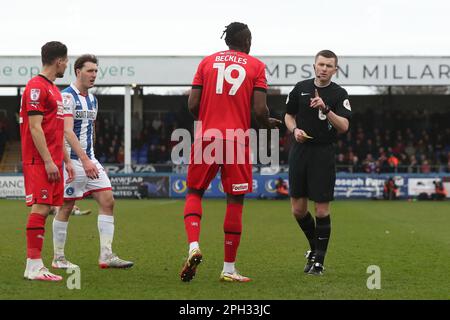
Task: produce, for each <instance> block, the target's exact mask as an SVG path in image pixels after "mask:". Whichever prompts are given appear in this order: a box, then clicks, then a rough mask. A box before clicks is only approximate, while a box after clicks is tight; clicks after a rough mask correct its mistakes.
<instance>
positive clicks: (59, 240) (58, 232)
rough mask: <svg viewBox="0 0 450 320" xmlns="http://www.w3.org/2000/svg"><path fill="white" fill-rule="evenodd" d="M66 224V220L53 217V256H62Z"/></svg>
mask: <svg viewBox="0 0 450 320" xmlns="http://www.w3.org/2000/svg"><path fill="white" fill-rule="evenodd" d="M68 224H69V222H68V221H67V222H64V221H58V220H56V219H53V249H54V256H55V258H58V257H64V247H65V245H66V238H67V225H68Z"/></svg>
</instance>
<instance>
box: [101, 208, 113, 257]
mask: <svg viewBox="0 0 450 320" xmlns="http://www.w3.org/2000/svg"><path fill="white" fill-rule="evenodd" d="M98 232H99V234H100V258H101V259H103V258H105V257H106V256H108V255H110V254H111V253H112V242H113V238H114V217H113V216H108V215H105V214H99V215H98Z"/></svg>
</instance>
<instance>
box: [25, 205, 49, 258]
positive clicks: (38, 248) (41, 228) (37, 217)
mask: <svg viewBox="0 0 450 320" xmlns="http://www.w3.org/2000/svg"><path fill="white" fill-rule="evenodd" d="M45 220H46V217H45V216H43V215H41V214H38V213H31V214H30V216H29V217H28V224H27V258H30V259H40V258H41V252H42V245H43V243H44V233H45Z"/></svg>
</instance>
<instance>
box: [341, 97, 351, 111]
mask: <svg viewBox="0 0 450 320" xmlns="http://www.w3.org/2000/svg"><path fill="white" fill-rule="evenodd" d="M343 105H344V108H345V109H347V110H348V111H352V107H351V106H350V101H348V99H345V100H344V103H343Z"/></svg>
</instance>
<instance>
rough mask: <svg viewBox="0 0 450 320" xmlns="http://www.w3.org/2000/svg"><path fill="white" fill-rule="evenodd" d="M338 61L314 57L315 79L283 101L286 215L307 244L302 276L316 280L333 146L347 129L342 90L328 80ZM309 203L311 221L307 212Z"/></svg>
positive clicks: (326, 53)
mask: <svg viewBox="0 0 450 320" xmlns="http://www.w3.org/2000/svg"><path fill="white" fill-rule="evenodd" d="M337 62H338V58H337V56H336V54H335V53H334V52H332V51H330V50H322V51H320V52H319V53H317V55H316V57H315V63H314V65H313V66H314V71H315V78H314V79H308V80H304V81H301V82H299V83H297V84H296V85H295V87H294V89H293V90H292V91H291V92H290V93H289V96H288V99H287V101H286V106H287V111H286V115H285V118H284V120H285V122H286V126H287V128H288V130H290V131H291V132H292V133H293V135H294V137H295V142H294V144H293V145H292V147H291V150H290V153H289V188H290V196H291V206H292V213H293V214H294V217H295V219H296V220H297V222H298V224H299V225H300V228H301V229H302V230H303V232H304V233H305V235H306V238H307V239H308V242H309V245H310V247H311V250H310V251H308V252H307V253H306V258H307V263H306V266H305V269H304V272H305V273H308V274H312V275H322V273H323V271H324V267H323V263H324V259H325V254H326V251H327V247H328V241H329V238H330V233H331V222H330V201H332V200H333V199H334V197H333V194H334V184H335V180H336V169H335V150H334V142H336V136H337V134H338V133H345V132H346V131H347V130H348V128H349V120H350V118H351V114H352V112H351V107H350V102H349V100H348V94H347V91H345V89H343V88H342V87H340V86H339V85H337V84H336V83H334V82H332V81H331V78H332V77H333V75H334V74H335V73H336V71H337ZM308 199H310V200H312V201H314V203H315V211H316V220H315V221H314V218H313V217H312V216H311V213H310V212H309V211H308Z"/></svg>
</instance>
